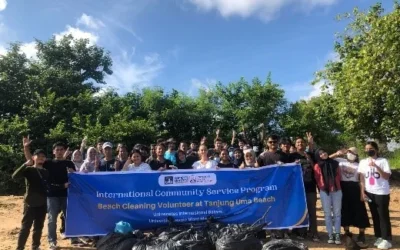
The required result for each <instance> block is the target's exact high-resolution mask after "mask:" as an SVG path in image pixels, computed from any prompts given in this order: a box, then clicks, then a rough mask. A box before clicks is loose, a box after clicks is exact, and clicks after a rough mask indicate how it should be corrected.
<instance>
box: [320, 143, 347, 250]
mask: <svg viewBox="0 0 400 250" xmlns="http://www.w3.org/2000/svg"><path fill="white" fill-rule="evenodd" d="M315 160H316V164H315V166H314V176H315V180H316V181H317V185H318V188H319V189H320V198H321V203H322V208H323V210H324V216H325V226H326V231H327V232H328V236H329V239H328V243H329V244H336V245H340V244H342V243H341V240H340V227H341V210H342V190H341V187H340V177H341V173H340V168H339V163H338V162H337V161H335V160H333V159H331V158H329V155H328V153H327V152H326V151H325V150H323V149H318V150H316V151H315ZM332 214H333V217H332ZM332 224H333V227H332Z"/></svg>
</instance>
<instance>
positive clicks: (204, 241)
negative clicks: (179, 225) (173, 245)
mask: <svg viewBox="0 0 400 250" xmlns="http://www.w3.org/2000/svg"><path fill="white" fill-rule="evenodd" d="M180 236H181V239H179V240H178V241H177V245H178V248H179V249H180V250H181V249H182V250H213V249H215V248H214V245H213V244H212V243H211V242H210V240H209V238H208V234H207V232H206V231H205V230H204V228H203V229H190V230H188V231H186V232H185V233H183V234H181V235H180ZM174 239H176V237H174Z"/></svg>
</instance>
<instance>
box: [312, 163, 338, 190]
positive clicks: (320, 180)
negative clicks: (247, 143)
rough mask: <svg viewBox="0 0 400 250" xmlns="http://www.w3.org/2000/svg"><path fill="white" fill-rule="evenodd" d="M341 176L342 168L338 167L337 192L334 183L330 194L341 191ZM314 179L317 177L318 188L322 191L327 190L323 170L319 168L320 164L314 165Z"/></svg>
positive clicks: (331, 185)
mask: <svg viewBox="0 0 400 250" xmlns="http://www.w3.org/2000/svg"><path fill="white" fill-rule="evenodd" d="M340 176H341V175H340V168H339V167H338V168H337V169H336V176H335V183H336V190H335V186H334V185H333V183H330V185H329V192H335V191H338V190H341V187H340ZM314 177H315V180H316V181H317V186H318V188H319V189H320V190H322V191H323V190H325V183H324V178H323V176H322V171H321V168H320V167H319V166H318V164H315V165H314Z"/></svg>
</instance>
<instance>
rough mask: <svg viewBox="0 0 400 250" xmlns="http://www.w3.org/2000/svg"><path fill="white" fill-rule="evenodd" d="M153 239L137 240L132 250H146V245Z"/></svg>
mask: <svg viewBox="0 0 400 250" xmlns="http://www.w3.org/2000/svg"><path fill="white" fill-rule="evenodd" d="M152 240H153V237H145V238H142V239H139V240H138V241H137V242H136V243H135V244H134V245H133V246H132V250H147V245H148V244H149V243H150V242H152Z"/></svg>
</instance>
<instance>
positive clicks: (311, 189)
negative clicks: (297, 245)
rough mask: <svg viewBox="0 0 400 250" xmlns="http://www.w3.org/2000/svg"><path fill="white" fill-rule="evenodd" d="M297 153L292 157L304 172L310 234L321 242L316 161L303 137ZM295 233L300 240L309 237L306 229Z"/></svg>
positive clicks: (313, 238)
mask: <svg viewBox="0 0 400 250" xmlns="http://www.w3.org/2000/svg"><path fill="white" fill-rule="evenodd" d="M295 146H296V152H295V153H292V154H291V155H290V157H291V158H292V159H293V160H294V161H295V162H297V163H300V164H301V168H302V170H303V184H304V191H305V192H306V200H307V208H308V218H309V222H310V223H309V232H310V233H311V237H312V240H313V241H314V242H319V241H320V238H319V235H318V230H317V184H316V181H315V177H314V169H313V168H314V161H313V157H312V155H311V154H310V153H308V152H306V148H307V144H306V141H305V140H304V139H303V138H302V137H297V138H296V141H295ZM293 232H294V233H295V234H296V235H297V238H298V239H299V240H304V239H305V238H306V237H307V231H306V230H305V229H304V228H300V229H295V230H293Z"/></svg>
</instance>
